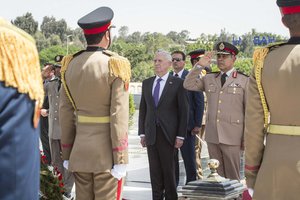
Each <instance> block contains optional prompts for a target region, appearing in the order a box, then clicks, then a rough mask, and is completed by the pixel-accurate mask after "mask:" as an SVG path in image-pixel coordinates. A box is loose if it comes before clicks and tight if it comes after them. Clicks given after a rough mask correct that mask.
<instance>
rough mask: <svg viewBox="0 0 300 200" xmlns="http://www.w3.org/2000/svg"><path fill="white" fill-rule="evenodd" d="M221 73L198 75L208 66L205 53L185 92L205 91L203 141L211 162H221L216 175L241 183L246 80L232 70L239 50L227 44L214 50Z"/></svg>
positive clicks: (221, 44)
mask: <svg viewBox="0 0 300 200" xmlns="http://www.w3.org/2000/svg"><path fill="white" fill-rule="evenodd" d="M215 50H216V54H217V65H218V68H219V69H220V72H215V73H208V74H206V75H205V76H203V75H202V74H201V72H202V70H203V69H204V66H209V65H210V64H211V60H212V56H213V52H208V53H206V54H205V55H204V56H203V57H201V58H200V60H199V62H198V63H197V64H196V66H195V67H194V68H193V69H192V70H191V71H190V73H189V74H188V75H187V77H186V79H185V81H184V87H185V88H186V89H188V90H194V91H199V90H200V91H205V93H206V97H207V116H206V119H207V120H206V127H205V140H206V142H207V146H208V152H209V156H210V158H214V159H217V160H219V161H220V167H219V168H218V172H219V174H220V175H221V176H224V177H225V178H230V179H238V180H239V179H240V155H241V147H242V146H243V138H244V137H243V133H244V132H243V131H244V113H245V98H246V88H247V84H248V77H247V76H246V75H244V74H242V73H240V72H238V71H237V70H236V69H235V68H234V62H235V60H236V55H237V54H238V49H237V48H236V47H235V46H234V45H232V44H230V43H228V42H219V43H218V44H216V46H215Z"/></svg>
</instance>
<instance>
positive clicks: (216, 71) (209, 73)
mask: <svg viewBox="0 0 300 200" xmlns="http://www.w3.org/2000/svg"><path fill="white" fill-rule="evenodd" d="M217 73H220V72H219V71H216V72H208V73H207V74H217Z"/></svg>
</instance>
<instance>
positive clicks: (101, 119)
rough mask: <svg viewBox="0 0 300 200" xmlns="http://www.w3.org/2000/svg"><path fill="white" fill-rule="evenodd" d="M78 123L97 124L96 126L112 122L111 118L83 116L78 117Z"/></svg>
mask: <svg viewBox="0 0 300 200" xmlns="http://www.w3.org/2000/svg"><path fill="white" fill-rule="evenodd" d="M77 118H78V122H79V123H95V124H105V123H109V122H110V117H109V116H104V117H88V116H83V115H78V116H77Z"/></svg>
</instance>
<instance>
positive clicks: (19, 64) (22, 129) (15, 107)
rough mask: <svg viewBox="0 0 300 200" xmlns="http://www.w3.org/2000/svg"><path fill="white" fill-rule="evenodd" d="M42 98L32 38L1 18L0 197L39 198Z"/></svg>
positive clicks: (39, 74) (9, 199) (12, 198)
mask: <svg viewBox="0 0 300 200" xmlns="http://www.w3.org/2000/svg"><path fill="white" fill-rule="evenodd" d="M43 99H44V91H43V83H42V76H41V71H40V63H39V58H38V52H37V49H36V45H35V41H34V39H33V38H32V37H31V36H30V35H28V34H27V33H25V32H24V31H22V30H21V29H18V28H17V27H15V26H13V25H12V24H10V23H9V22H7V21H5V20H4V19H2V18H0V160H1V161H0V188H1V189H0V199H3V200H16V199H30V200H38V199H39V195H38V194H39V183H40V178H39V177H40V176H39V173H40V151H39V133H40V127H39V117H40V108H41V106H42V104H43Z"/></svg>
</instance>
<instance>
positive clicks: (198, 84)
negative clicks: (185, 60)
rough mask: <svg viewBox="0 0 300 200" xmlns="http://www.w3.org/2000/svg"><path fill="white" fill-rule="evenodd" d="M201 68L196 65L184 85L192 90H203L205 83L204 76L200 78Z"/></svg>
mask: <svg viewBox="0 0 300 200" xmlns="http://www.w3.org/2000/svg"><path fill="white" fill-rule="evenodd" d="M201 71H202V70H201V69H199V68H197V67H194V68H193V69H191V71H190V72H189V73H188V75H187V76H186V77H185V79H184V83H183V87H184V88H185V89H187V90H191V91H203V90H204V83H203V80H202V78H199V74H200V73H201Z"/></svg>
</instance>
